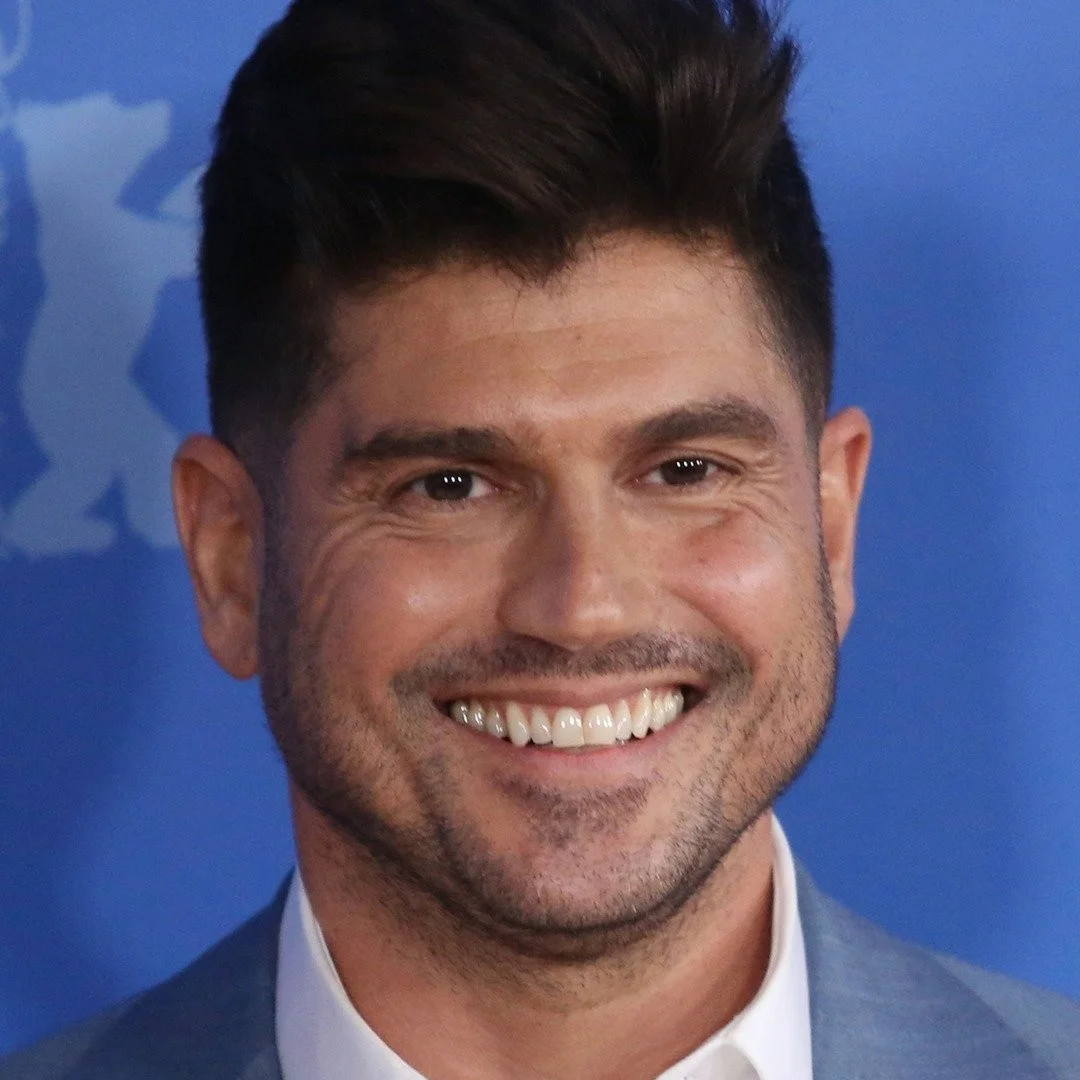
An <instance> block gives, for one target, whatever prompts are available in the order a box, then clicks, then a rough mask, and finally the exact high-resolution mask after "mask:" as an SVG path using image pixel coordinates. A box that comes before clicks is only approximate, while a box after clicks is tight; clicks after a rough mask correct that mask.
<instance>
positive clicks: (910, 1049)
mask: <svg viewBox="0 0 1080 1080" xmlns="http://www.w3.org/2000/svg"><path fill="white" fill-rule="evenodd" d="M798 889H799V908H800V913H801V917H802V925H803V934H804V938H805V943H806V956H807V972H808V976H809V982H810V1007H811V1021H812V1033H813V1040H814V1076H815V1080H834V1078H835V1080H871V1078H872V1080H939V1078H940V1080H945V1078H948V1080H1080V1005H1078V1004H1077V1003H1075V1002H1072V1001H1069V1000H1068V999H1066V998H1063V997H1060V996H1058V995H1057V994H1053V993H1051V992H1050V991H1047V990H1040V989H1037V988H1036V987H1033V986H1029V985H1027V984H1026V983H1023V982H1020V981H1018V980H1016V979H1012V978H1009V977H1007V976H1004V975H999V974H994V973H992V972H989V971H984V970H982V969H980V968H977V967H974V966H972V965H971V964H968V963H965V962H963V961H961V960H957V959H955V958H953V957H948V956H943V955H941V954H938V953H935V952H931V951H930V950H928V949H924V948H922V947H920V946H917V945H913V944H911V943H909V942H905V941H901V940H900V939H898V938H896V937H893V936H892V935H891V934H890V933H888V932H887V931H886V930H884V929H883V928H881V927H879V926H877V925H875V924H874V923H871V922H869V921H868V920H866V919H864V918H863V917H862V916H859V915H856V914H854V913H852V912H851V911H849V910H847V909H846V908H845V907H843V905H841V904H839V903H837V902H836V901H835V900H833V899H832V898H831V897H829V896H826V895H825V894H824V893H822V892H821V891H820V890H819V889H817V887H816V886H815V885H814V883H813V881H812V880H811V878H810V876H809V874H807V873H806V871H805V869H804V868H802V867H800V868H799V881H798Z"/></svg>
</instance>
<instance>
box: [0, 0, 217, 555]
mask: <svg viewBox="0 0 1080 1080" xmlns="http://www.w3.org/2000/svg"><path fill="white" fill-rule="evenodd" d="M20 14H21V16H22V19H21V24H20V38H21V40H22V41H23V46H22V48H23V51H24V52H25V47H26V45H25V42H26V39H27V38H28V28H29V14H30V6H29V0H22V5H21V8H20ZM12 55H13V56H17V55H18V54H17V52H16V53H13V54H12ZM8 107H9V124H10V127H11V129H12V130H13V131H14V134H15V137H16V138H17V139H18V141H19V142H20V144H21V146H22V149H23V152H24V156H25V160H26V170H27V180H28V186H29V189H30V192H31V197H32V199H33V202H34V207H35V210H36V213H37V224H38V228H37V252H36V254H37V259H38V263H39V265H40V267H41V271H42V275H43V277H44V282H45V289H44V295H43V297H42V300H41V303H40V306H39V307H38V309H37V311H36V313H35V316H34V322H33V326H32V328H31V331H30V336H29V340H28V342H27V346H26V351H25V354H24V357H23V368H22V374H21V378H20V381H19V402H20V405H21V408H22V411H23V415H24V417H25V418H26V422H27V424H28V426H29V428H30V431H31V432H32V434H33V436H34V439H35V440H36V442H37V445H38V448H39V449H40V450H41V452H42V453H43V454H44V455H45V457H46V458H47V460H48V467H47V469H46V471H45V472H44V473H43V474H42V475H41V476H39V477H37V478H36V480H35V481H34V483H33V484H32V486H31V487H30V488H29V489H28V490H27V491H25V492H23V493H22V495H21V496H20V497H19V499H18V500H17V501H16V502H15V504H14V505H13V506H12V507H10V508H9V510H8V511H7V512H6V514H5V515H4V519H3V523H2V526H0V529H2V534H3V535H2V540H3V542H4V543H5V544H6V545H9V546H10V547H12V548H15V549H17V550H20V551H22V552H24V553H25V554H27V555H31V556H43V555H58V554H71V553H78V552H81V553H97V552H101V551H104V550H105V549H106V548H108V547H109V546H110V545H111V544H112V543H113V542H114V540H115V538H116V528H115V526H114V525H112V524H110V523H109V522H107V521H104V520H101V519H100V518H97V517H95V516H94V513H93V508H94V504H95V503H96V502H97V501H98V500H99V499H100V498H101V497H102V496H103V495H104V494H105V493H106V492H107V491H108V490H109V488H110V486H111V485H112V484H113V483H114V482H116V481H119V482H120V484H121V490H122V494H123V499H124V506H125V510H126V515H127V521H128V524H129V525H130V527H131V529H132V531H133V532H134V533H135V534H136V535H138V536H140V537H142V538H143V539H144V540H145V541H147V542H148V543H150V544H152V545H155V546H168V545H172V544H173V543H175V535H174V531H173V525H172V512H171V508H170V505H169V493H168V473H169V462H170V460H171V458H172V454H173V451H174V450H175V448H176V446H177V443H178V436H177V433H176V432H175V431H174V430H173V428H172V427H171V426H170V425H169V423H168V422H167V421H166V420H165V419H164V417H162V416H161V414H160V413H159V412H158V411H157V410H156V409H155V408H154V406H153V405H152V404H151V402H150V401H149V400H148V399H147V397H146V396H145V395H144V394H143V392H142V391H141V390H140V389H139V387H138V386H137V385H136V384H135V382H134V381H133V380H132V377H131V369H132V366H133V364H134V363H135V361H136V359H137V358H138V356H139V353H140V351H141V349H142V347H143V345H144V343H145V341H146V339H147V336H148V335H149V333H150V330H151V328H152V326H153V323H154V320H155V317H156V314H157V309H158V303H159V300H160V296H161V291H162V289H163V288H164V287H165V286H166V285H167V284H169V283H170V282H172V281H176V280H178V279H182V278H188V277H191V276H192V275H193V274H194V272H195V242H196V218H197V185H198V175H199V174H198V171H196V172H193V173H191V174H190V175H188V176H187V177H185V178H184V179H183V181H182V182H181V183H180V184H179V185H178V186H177V187H176V188H175V189H174V190H173V191H172V193H171V194H169V195H168V196H167V197H166V198H165V199H164V200H163V201H162V202H161V204H160V205H159V206H158V207H157V209H156V211H155V212H153V213H152V214H150V215H146V214H140V213H135V212H133V211H131V210H129V209H127V208H126V207H124V206H123V205H122V203H121V198H122V196H123V193H124V189H125V188H126V187H127V185H128V184H129V183H130V182H131V181H132V180H133V179H134V177H135V176H136V174H137V173H138V172H139V170H140V169H141V168H142V167H143V165H144V164H145V163H146V161H147V160H148V159H149V158H150V156H151V155H153V154H154V153H156V152H157V151H158V150H160V149H161V148H162V147H164V146H165V145H166V144H167V142H168V140H169V136H170V131H171V127H172V114H171V108H170V105H169V104H168V103H167V102H164V101H154V102H150V103H147V104H143V105H138V106H127V105H121V104H120V103H118V102H117V101H116V100H115V99H114V98H113V97H112V96H111V95H110V94H106V93H102V94H93V95H90V96H88V97H83V98H79V99H76V100H73V101H67V102H62V103H60V104H45V103H34V102H29V101H22V102H18V103H16V104H12V103H10V102H9V103H8Z"/></svg>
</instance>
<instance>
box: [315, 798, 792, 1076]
mask: <svg viewBox="0 0 1080 1080" xmlns="http://www.w3.org/2000/svg"><path fill="white" fill-rule="evenodd" d="M296 825H297V840H298V848H299V851H300V865H301V872H302V874H303V878H304V883H305V887H306V889H307V893H308V897H309V899H310V901H311V904H312V908H313V910H314V912H315V916H316V919H317V920H318V923H319V925H320V927H321V929H322V932H323V936H324V937H325V939H326V943H327V946H328V948H329V951H330V955H331V957H332V958H333V961H334V965H335V967H336V968H337V971H338V974H339V976H340V978H341V981H342V984H343V986H344V988H345V991H346V993H347V994H348V996H349V999H350V1001H351V1002H352V1004H353V1005H354V1007H355V1008H356V1010H357V1011H358V1012H359V1013H360V1014H361V1015H362V1016H363V1017H364V1020H365V1021H366V1022H367V1023H368V1025H369V1026H370V1027H371V1028H372V1029H373V1030H374V1031H375V1032H376V1033H377V1034H378V1035H379V1037H380V1038H381V1039H382V1040H383V1041H384V1042H385V1043H386V1044H387V1045H388V1046H390V1047H391V1048H392V1049H393V1050H394V1051H395V1052H396V1053H397V1054H398V1055H399V1056H400V1057H401V1058H403V1059H404V1060H405V1061H407V1062H409V1064H410V1065H412V1066H413V1067H414V1068H415V1069H417V1070H418V1071H419V1072H421V1073H422V1074H423V1075H424V1076H426V1077H429V1078H431V1080H466V1078H468V1080H506V1078H508V1077H513V1078H515V1080H542V1078H543V1080H550V1078H554V1077H566V1076H574V1077H581V1078H583V1080H609V1078H610V1080H615V1078H616V1077H618V1078H619V1080H638V1078H640V1080H651V1078H653V1077H656V1076H657V1075H659V1074H660V1073H661V1072H663V1071H664V1069H666V1068H668V1067H669V1066H671V1065H673V1064H675V1063H676V1062H677V1061H679V1060H680V1059H681V1058H683V1057H685V1056H686V1055H687V1054H688V1053H690V1052H691V1051H692V1050H693V1049H695V1048H696V1047H697V1046H699V1045H700V1044H701V1043H702V1042H704V1041H705V1040H706V1039H707V1038H708V1037H709V1036H710V1035H712V1034H713V1033H714V1032H716V1031H718V1030H720V1029H721V1028H722V1027H723V1026H724V1025H725V1024H726V1023H728V1022H729V1021H730V1020H731V1019H732V1018H734V1017H735V1016H736V1015H737V1014H738V1013H739V1012H741V1011H742V1010H743V1009H744V1008H745V1007H746V1006H747V1005H748V1004H749V1002H750V1001H751V999H752V998H753V996H754V994H755V993H756V991H757V989H758V988H759V987H760V985H761V983H762V980H763V979H764V976H765V971H766V968H767V966H768V961H769V951H770V944H771V938H772V837H771V831H770V830H771V821H770V815H769V814H766V815H765V816H764V817H762V818H761V819H760V820H758V821H757V822H756V823H755V824H754V825H753V826H751V828H750V829H748V830H747V831H746V832H745V833H744V834H743V836H742V837H741V838H740V839H739V841H738V842H737V843H736V844H735V846H734V847H733V848H732V849H731V851H730V852H729V853H728V856H727V857H726V858H725V860H724V862H723V863H722V864H721V866H720V867H719V868H718V869H717V870H716V871H715V872H714V873H713V875H712V876H711V877H710V878H709V879H708V880H707V881H706V882H705V883H704V885H703V886H702V888H701V889H700V890H699V891H698V893H697V895H696V896H695V897H694V898H693V899H692V900H691V901H690V902H689V903H688V904H687V905H686V906H685V907H684V908H683V909H682V910H681V911H680V912H679V913H678V914H676V915H675V916H673V917H672V918H671V919H670V920H669V921H668V922H667V923H666V924H665V925H664V926H663V928H661V929H659V930H657V931H656V932H654V933H652V934H651V935H649V936H648V937H647V938H646V939H645V940H642V941H638V942H635V943H634V944H632V945H628V946H625V947H622V948H619V949H617V950H613V951H612V952H610V953H608V954H602V955H599V956H597V957H595V958H591V959H589V960H587V961H582V960H573V961H553V960H551V959H550V958H538V957H536V956H528V955H523V954H522V953H521V952H520V951H515V950H513V949H512V947H511V946H509V945H506V944H503V943H501V942H499V941H498V939H496V938H494V937H492V935H490V934H485V933H483V932H482V931H480V930H479V929H478V928H469V927H466V926H463V925H462V924H461V923H460V922H458V920H455V919H454V918H453V917H452V916H451V915H449V914H448V913H447V912H446V910H445V909H444V908H442V907H441V906H440V905H439V904H438V903H437V902H435V901H433V900H431V899H430V898H429V897H427V896H426V895H421V894H420V893H419V892H418V891H417V890H416V889H415V888H410V887H409V886H408V885H406V884H405V883H403V882H401V881H398V880H394V879H392V878H391V877H390V876H388V874H387V871H386V869H385V868H384V867H381V866H377V865H375V864H374V862H373V861H372V860H370V859H369V858H366V857H364V856H363V855H360V854H358V853H357V851H356V850H355V849H354V848H351V847H350V848H348V849H347V850H345V849H344V848H343V842H342V838H341V837H340V836H339V835H338V834H336V833H335V832H333V830H332V829H331V828H330V827H329V826H328V825H327V824H326V823H325V821H324V820H323V819H322V818H321V816H320V815H318V814H317V813H316V812H315V811H314V810H313V809H312V808H310V807H309V806H307V807H305V806H298V807H297V814H296Z"/></svg>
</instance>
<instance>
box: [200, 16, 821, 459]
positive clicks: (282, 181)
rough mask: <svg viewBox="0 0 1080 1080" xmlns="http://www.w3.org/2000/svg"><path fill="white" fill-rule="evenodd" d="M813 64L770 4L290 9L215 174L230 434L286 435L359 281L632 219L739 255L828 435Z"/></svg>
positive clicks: (221, 423)
mask: <svg viewBox="0 0 1080 1080" xmlns="http://www.w3.org/2000/svg"><path fill="white" fill-rule="evenodd" d="M796 65H797V57H796V48H795V45H794V43H793V42H792V41H791V39H790V38H788V37H785V36H781V35H780V34H779V33H778V32H777V29H776V25H775V21H774V19H773V18H772V16H771V15H770V13H769V11H768V10H766V9H765V7H764V6H763V5H762V3H760V2H759V0H726V2H721V0H295V2H294V3H293V4H292V6H291V7H290V8H289V10H288V12H287V13H286V15H285V16H284V18H283V19H282V20H281V21H280V22H278V23H277V24H276V25H274V26H273V27H271V28H270V30H269V31H268V32H267V33H266V34H265V35H264V37H263V38H262V40H261V41H260V42H259V44H258V46H257V47H256V49H255V51H254V53H253V54H252V55H251V56H250V57H249V58H248V60H247V61H246V62H245V63H244V64H243V66H242V67H241V68H240V70H239V72H238V73H237V75H236V78H235V79H234V81H233V83H232V86H231V88H230V91H229V95H228V98H227V100H226V103H225V106H224V109H223V111H222V115H221V120H220V124H219V126H218V132H217V144H216V149H215V153H214V156H213V160H212V161H211V163H210V166H209V169H208V171H207V173H206V177H205V179H204V182H203V191H202V197H203V219H204V220H203V224H204V228H203V234H202V246H201V253H200V284H201V294H202V305H203V314H204V320H205V326H206V334H207V341H208V346H209V353H210V368H209V381H210V403H211V419H212V425H213V430H214V432H215V434H217V435H218V437H220V438H222V439H223V440H224V441H226V442H227V443H229V444H231V445H232V446H234V447H235V448H236V449H237V450H238V451H239V452H240V453H241V455H242V456H243V457H244V458H245V459H246V460H247V461H248V464H249V465H254V464H256V459H260V460H261V461H262V462H263V463H264V464H268V462H267V459H266V456H265V455H266V453H267V452H270V453H272V454H275V455H276V454H279V453H281V452H282V451H283V450H284V448H285V447H287V445H288V436H289V432H290V430H291V428H292V426H293V425H294V423H295V421H296V420H297V419H298V417H300V416H301V415H302V413H303V412H304V409H305V408H306V407H307V406H308V405H309V404H310V403H311V402H312V401H313V400H314V399H315V398H316V397H317V396H318V394H319V392H320V390H321V389H322V388H324V387H325V386H326V385H327V383H328V382H329V380H330V379H332V377H333V375H334V373H335V366H336V363H340V361H337V362H336V361H335V359H334V357H333V356H332V354H331V350H330V349H329V347H328V329H329V318H330V312H331V308H332V305H333V303H334V301H335V299H336V298H337V297H338V296H340V295H341V294H342V292H343V291H345V290H349V291H350V292H355V291H357V290H360V291H361V292H362V291H363V290H367V289H377V288H378V287H379V286H380V285H382V284H385V283H386V282H387V281H389V280H390V279H391V278H392V277H393V275H395V274H397V273H399V272H401V271H408V270H421V271H422V270H424V269H426V268H432V267H434V266H436V265H438V264H442V263H445V262H447V261H449V260H465V261H468V262H471V263H475V264H488V265H494V266H499V267H501V268H504V269H506V270H508V271H510V272H512V273H513V274H516V275H517V276H519V277H520V279H521V280H523V281H525V282H530V283H539V282H543V281H545V280H547V279H549V278H550V277H551V276H552V275H554V274H556V273H557V272H558V271H559V270H560V269H563V268H565V267H566V266H568V265H569V264H570V263H572V262H573V260H574V259H575V257H576V256H577V255H578V254H580V252H581V250H582V245H583V244H585V243H588V242H590V241H593V240H596V239H598V238H600V237H602V236H603V235H604V234H606V233H609V232H612V231H615V230H622V229H635V230H641V231H644V232H646V233H650V234H654V235H659V236H668V237H673V238H676V239H677V240H679V241H681V242H684V243H686V244H687V245H688V247H689V248H690V249H692V250H694V249H700V248H701V247H702V246H703V245H715V244H725V245H727V246H728V247H730V248H732V249H733V250H734V251H735V252H736V253H737V254H738V255H739V256H740V257H741V258H742V259H743V260H745V262H746V263H747V265H748V266H749V267H750V268H751V270H752V271H753V272H754V275H755V279H756V284H757V287H758V292H759V295H760V299H761V301H762V304H763V308H764V310H765V311H766V312H767V314H768V316H769V322H770V323H771V330H772V331H773V337H774V338H775V340H776V342H777V344H778V346H779V350H780V353H781V355H782V357H783V359H784V362H785V363H786V364H787V365H788V368H789V370H790V372H791V375H792V377H793V379H794V381H795V384H796V386H797V387H798V388H799V390H800V391H801V394H802V397H803V400H804V402H805V405H806V412H807V418H808V424H809V428H810V431H811V432H816V431H818V430H819V429H820V424H821V423H822V421H823V420H824V416H825V411H826V409H827V406H828V399H829V393H830V382H831V368H832V354H833V339H834V331H833V310H832V285H831V269H830V263H829V256H828V253H827V251H826V249H825V245H824V241H823V239H822V235H821V230H820V228H819V225H818V220H817V216H816V213H815V211H814V206H813V202H812V199H811V195H810V189H809V185H808V182H807V179H806V175H805V173H804V171H803V168H802V165H801V163H800V160H799V155H798V152H797V150H796V148H795V145H794V143H793V141H792V138H791V134H790V131H789V129H788V126H787V123H786V120H785V112H786V107H787V99H788V94H789V91H790V88H791V85H792V82H793V79H794V74H795V68H796Z"/></svg>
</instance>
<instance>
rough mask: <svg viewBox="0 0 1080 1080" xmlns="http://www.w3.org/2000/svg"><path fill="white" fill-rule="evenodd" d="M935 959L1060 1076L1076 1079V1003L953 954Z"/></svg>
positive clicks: (1079, 1014) (1079, 1068)
mask: <svg viewBox="0 0 1080 1080" xmlns="http://www.w3.org/2000/svg"><path fill="white" fill-rule="evenodd" d="M936 959H937V961H938V962H939V963H940V964H941V965H942V966H943V967H945V968H946V970H948V971H949V972H950V973H951V974H952V975H954V976H955V977H956V978H957V979H959V981H960V982H962V983H963V984H964V985H965V986H966V987H967V988H968V989H969V990H971V991H972V992H973V993H974V994H975V995H976V996H978V997H979V998H980V999H981V1000H982V1002H983V1003H984V1004H985V1005H986V1006H987V1007H988V1008H990V1009H991V1010H992V1011H993V1012H994V1013H996V1014H997V1016H998V1017H1000V1019H1001V1021H1002V1022H1003V1023H1004V1024H1005V1025H1006V1026H1007V1027H1008V1028H1010V1029H1011V1030H1012V1031H1014V1032H1016V1034H1017V1035H1018V1036H1019V1037H1020V1038H1021V1039H1023V1040H1024V1041H1025V1042H1026V1043H1028V1045H1030V1046H1031V1047H1032V1048H1033V1049H1034V1050H1035V1051H1036V1053H1038V1055H1039V1056H1040V1057H1041V1058H1042V1060H1043V1061H1045V1062H1046V1064H1047V1065H1049V1066H1050V1067H1051V1068H1052V1069H1055V1070H1057V1071H1058V1072H1059V1073H1061V1075H1062V1076H1065V1077H1069V1078H1070V1080H1072V1078H1074V1077H1075V1078H1080V1002H1076V1001H1073V1000H1071V999H1070V998H1067V997H1063V996H1062V995H1060V994H1055V993H1053V992H1052V991H1050V990H1044V989H1042V988H1041V987H1038V986H1032V985H1030V984H1029V983H1025V982H1021V981H1020V980H1019V979H1012V978H1009V977H1008V976H1006V975H1001V974H999V973H997V972H994V971H986V970H984V969H983V968H979V967H975V966H974V965H973V964H968V963H966V962H965V961H963V960H958V959H957V958H956V957H953V956H940V955H939V956H937V957H936Z"/></svg>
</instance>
